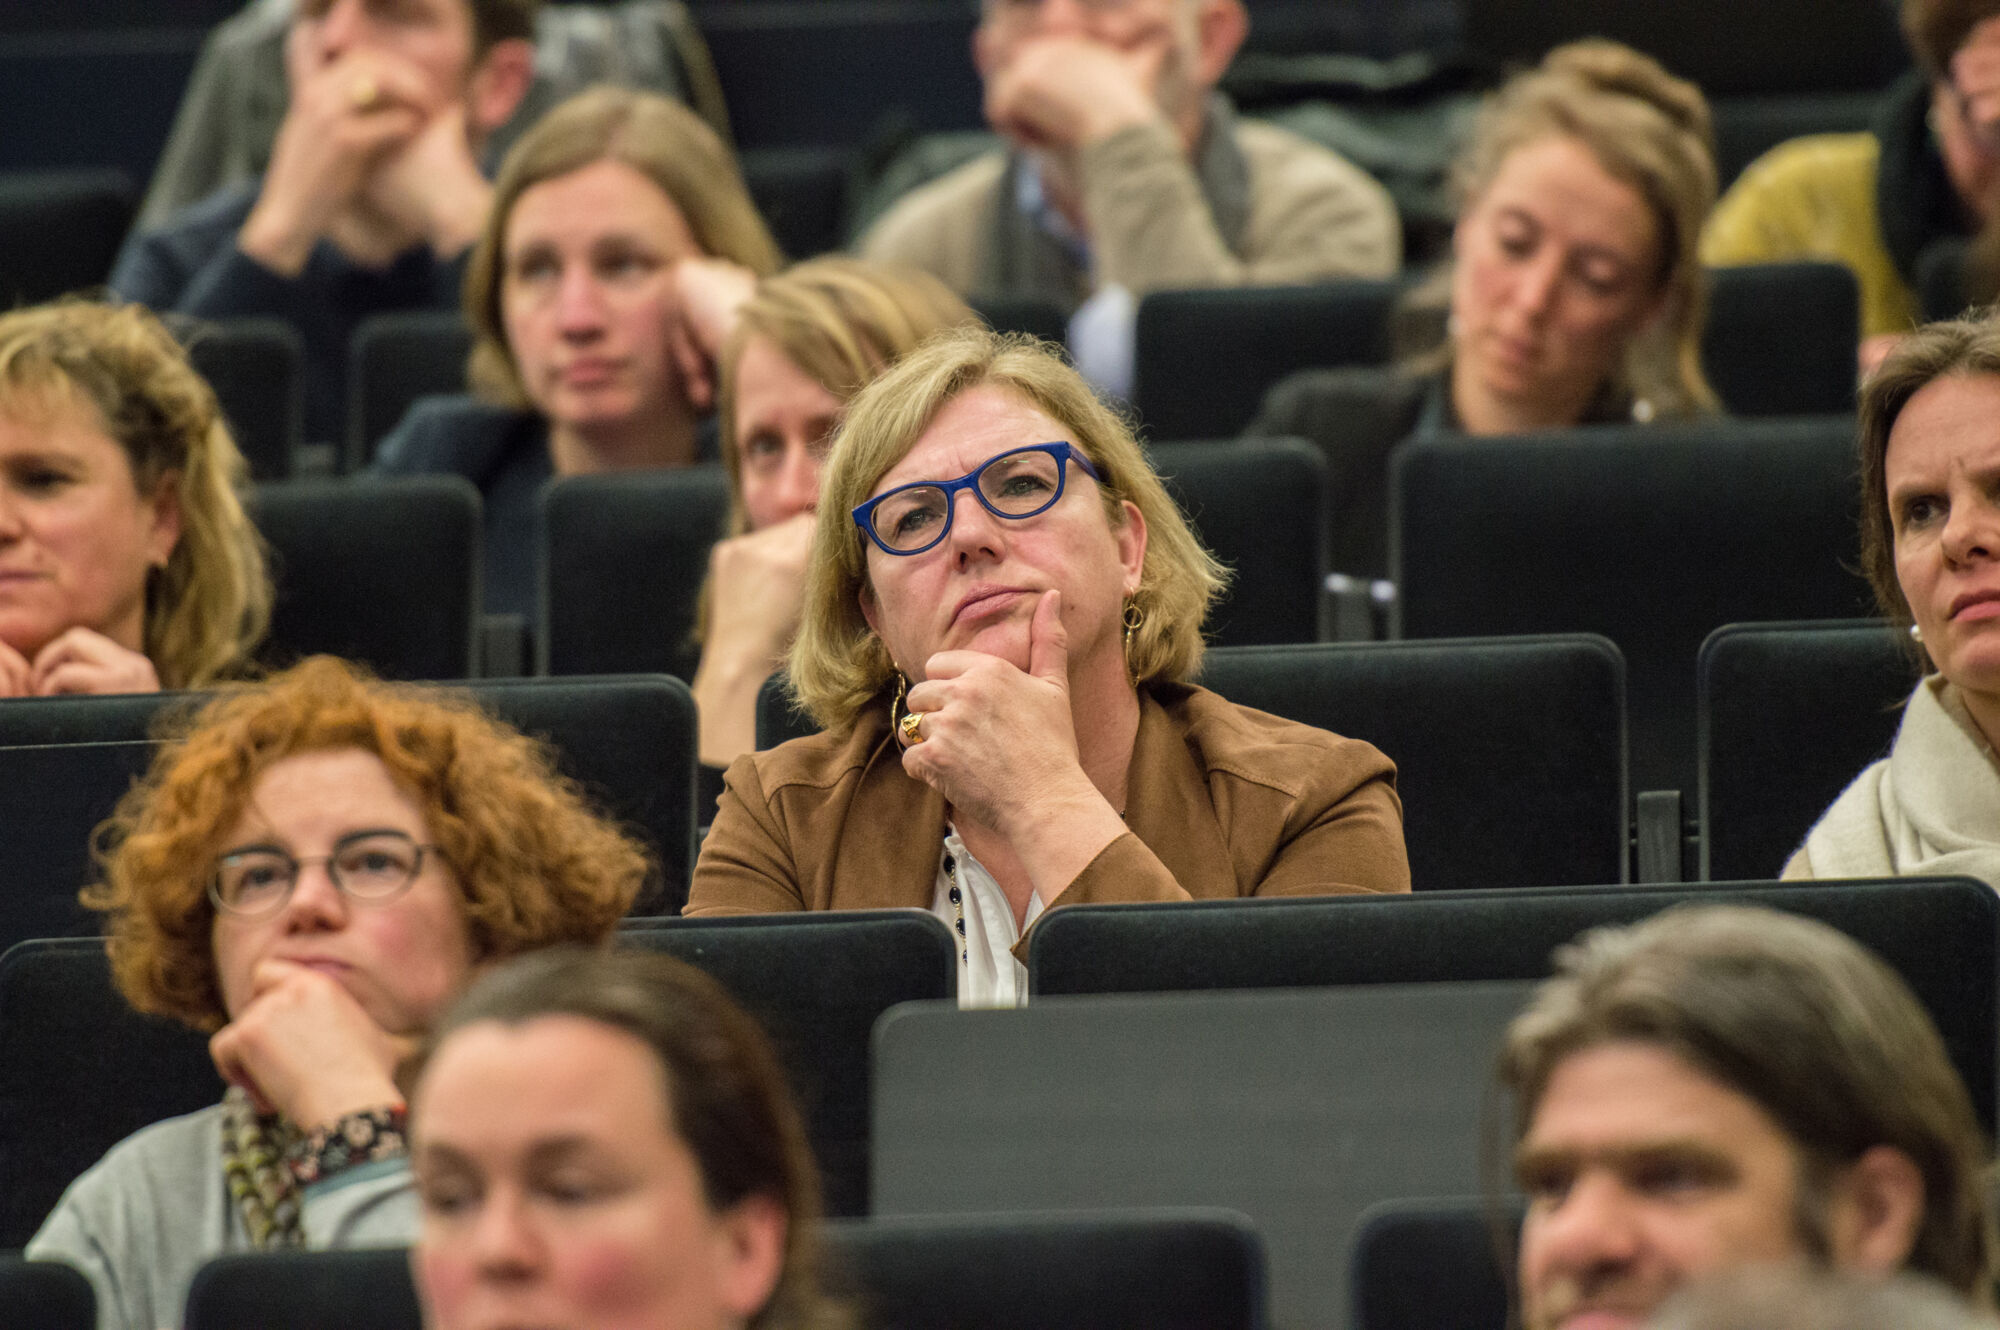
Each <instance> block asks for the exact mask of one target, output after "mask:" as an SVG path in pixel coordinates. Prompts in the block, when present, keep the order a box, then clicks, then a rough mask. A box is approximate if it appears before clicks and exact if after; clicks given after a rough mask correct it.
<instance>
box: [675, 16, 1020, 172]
mask: <svg viewBox="0 0 2000 1330" xmlns="http://www.w3.org/2000/svg"><path fill="white" fill-rule="evenodd" d="M977 17H978V15H977V13H976V12H975V10H974V9H973V7H972V6H969V5H962V4H957V3H948V4H939V3H937V0H807V2H805V3H799V2H798V0H794V2H793V3H772V4H704V5H702V6H701V13H700V23H701V35H702V39H703V40H704V41H706V42H707V43H708V49H709V52H710V54H711V55H712V56H713V57H714V60H715V72H716V76H717V78H718V79H719V80H720V81H721V83H722V88H723V91H724V92H725V93H726V94H727V96H728V98H729V126H730V129H731V130H732V131H733V133H734V135H735V139H736V143H737V146H738V148H739V150H741V151H743V152H746V153H747V152H750V151H753V150H755V149H759V148H769V147H778V146H789V145H799V144H836V145H847V144H855V143H859V142H860V141H862V140H863V139H864V138H866V137H868V136H869V134H870V133H871V132H876V131H886V130H891V129H895V128H899V127H900V128H902V129H905V130H914V131H918V132H922V131H928V130H937V129H972V128H976V127H979V126H980V125H981V124H982V121H981V118H980V113H979V103H980V86H979V74H978V71H977V70H975V69H974V68H973V64H972V59H971V56H970V54H969V52H970V51H971V49H972V29H973V26H974V24H975V22H976V20H977Z"/></svg>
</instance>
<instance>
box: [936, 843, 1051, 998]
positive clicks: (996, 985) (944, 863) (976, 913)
mask: <svg viewBox="0 0 2000 1330" xmlns="http://www.w3.org/2000/svg"><path fill="white" fill-rule="evenodd" d="M931 913H932V914H934V915H936V916H937V917H938V918H940V919H942V920H944V926H945V927H946V928H949V929H950V930H951V932H952V936H953V937H955V938H957V939H958V1005H959V1006H961V1007H1025V1006H1027V1005H1028V967H1027V966H1025V965H1023V964H1021V962H1020V961H1018V960H1016V959H1014V945H1015V944H1016V943H1018V942H1019V941H1020V940H1021V933H1022V931H1023V930H1022V929H1020V928H1016V927H1015V926H1014V907H1013V906H1012V905H1009V904H1008V903H1007V893H1006V892H1004V891H1002V890H1001V889H1000V884H999V883H998V882H996V881H994V880H993V874H991V873H989V872H987V871H986V866H985V865H984V864H982V863H980V862H979V861H978V860H977V859H975V858H973V857H972V855H971V853H970V852H969V851H968V850H967V849H966V848H965V842H964V841H962V840H960V839H959V838H958V828H957V827H954V826H952V825H951V824H950V823H946V824H945V829H944V849H943V851H942V852H941V853H940V854H939V855H938V871H937V890H935V891H934V892H932V893H931ZM1041 913H1042V898H1041V897H1040V896H1039V895H1036V896H1030V897H1029V898H1028V918H1027V922H1028V923H1029V924H1032V923H1034V922H1035V920H1036V918H1037V917H1039V916H1040V914H1041Z"/></svg>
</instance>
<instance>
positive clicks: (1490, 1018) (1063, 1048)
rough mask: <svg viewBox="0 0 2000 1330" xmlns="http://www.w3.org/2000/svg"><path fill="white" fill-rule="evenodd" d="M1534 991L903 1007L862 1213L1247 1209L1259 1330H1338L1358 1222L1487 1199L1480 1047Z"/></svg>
mask: <svg viewBox="0 0 2000 1330" xmlns="http://www.w3.org/2000/svg"><path fill="white" fill-rule="evenodd" d="M1077 908H1083V907H1077ZM1062 913H1063V911H1061V910H1056V911H1052V912H1051V913H1050V915H1049V916H1048V918H1049V920H1054V919H1055V918H1057V917H1059V916H1060V915H1061V914H1062ZM1529 987H1530V985H1529V984H1528V983H1527V982H1525V981H1523V982H1514V983H1499V984H1397V985H1388V986H1376V987H1369V988H1326V989H1316V990H1310V991H1307V990H1294V991H1289V992H1277V991H1265V992H1253V993H1193V994H1184V993H1174V994H1150V995H1120V996H1116V997H1089V998H1061V997H1055V998H1039V997H1038V998H1036V999H1035V1000H1034V1001H1033V1002H1031V1003H1030V1004H1029V1005H1028V1006H1027V1007H1026V1008H1023V1009H1021V1010H1015V1011H959V1010H957V1009H955V1008H952V1007H948V1006H947V1005H945V1004H942V1003H910V1004H906V1005H904V1006H901V1007H898V1008H897V1009H895V1010H894V1011H891V1012H890V1013H889V1014H888V1015H886V1016H884V1017H883V1018H882V1021H881V1024H880V1025H878V1026H877V1027H876V1034H875V1115H874V1124H875V1166H874V1190H873V1194H872V1197H871V1203H872V1205H873V1214H874V1215H875V1216H876V1217H878V1218H879V1217H883V1216H893V1215H910V1216H926V1217H928V1216H934V1215H944V1214H990V1213H994V1212H1000V1211H1009V1210H1040V1211H1076V1210H1084V1211H1101V1210H1104V1209H1107V1208H1112V1207H1121V1206H1153V1205H1162V1204H1176V1205H1202V1206H1218V1207H1221V1208H1224V1209H1229V1210H1237V1211H1240V1212H1242V1213H1243V1214H1245V1215H1247V1216H1248V1217H1249V1218H1250V1220H1251V1221H1252V1222H1253V1223H1254V1224H1255V1225H1256V1226H1257V1230H1258V1232H1259V1233H1261V1234H1262V1235H1263V1239H1264V1245H1265V1251H1266V1253H1267V1255H1268V1259H1269V1270H1270V1315H1269V1323H1270V1324H1272V1325H1282V1326H1287V1327H1295V1328H1296V1330H1340V1328H1341V1327H1342V1326H1343V1325H1344V1322H1345V1320H1346V1306H1347V1292H1346V1282H1347V1271H1346V1261H1345V1260H1344V1256H1343V1254H1344V1253H1345V1251H1346V1247H1347V1243H1348V1240H1349V1237H1350V1235H1351V1233H1352V1230H1353V1227H1354V1221H1355V1220H1356V1219H1357V1218H1358V1217H1359V1215H1360V1213H1361V1212H1362V1211H1363V1210H1365V1209H1366V1208H1367V1207H1368V1206H1370V1205H1373V1204H1375V1203H1376V1202H1378V1201H1384V1200H1389V1199H1392V1198H1396V1197H1405V1196H1461V1195H1464V1194H1466V1193H1468V1192H1471V1191H1476V1190H1477V1189H1478V1187H1479V1185H1480V1181H1479V1179H1480V1172H1479V1167H1480V1149H1479V1145H1480V1139H1481V1138H1480V1131H1479V1124H1480V1121H1481V1117H1482V1112H1481V1105H1482V1101H1483V1098H1484V1091H1485V1089H1486V1085H1487V1082H1488V1080H1489V1079H1490V1078H1491V1076H1492V1070H1491V1067H1492V1054H1493V1051H1494V1049H1495V1048H1497V1046H1498V1043H1499V1038H1500V1034H1501V1032H1502V1030H1504V1029H1505V1027H1506V1024H1507V1022H1508V1021H1509V1020H1510V1019H1512V1017H1513V1015H1514V1013H1515V1012H1516V1011H1517V1010H1519V1008H1520V1005H1521V1003H1522V1001H1523V1000H1524V999H1525V997H1526V996H1527V992H1528V989H1529ZM1250 1124H1254V1125H1250Z"/></svg>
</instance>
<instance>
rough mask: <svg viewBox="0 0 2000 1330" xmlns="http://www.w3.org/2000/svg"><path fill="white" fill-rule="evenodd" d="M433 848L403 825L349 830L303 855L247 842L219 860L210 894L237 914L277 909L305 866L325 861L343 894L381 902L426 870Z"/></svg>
mask: <svg viewBox="0 0 2000 1330" xmlns="http://www.w3.org/2000/svg"><path fill="white" fill-rule="evenodd" d="M435 849H437V846H435V845H419V844H418V843H417V842H416V840H415V839H414V838H413V837H411V836H410V835H408V834H407V833H405V832H401V831H356V832H351V833H349V834H348V835H345V836H342V837H341V838H340V839H339V840H337V841H335V842H334V843H333V853H331V854H313V855H307V856H306V857H304V858H295V857H294V856H293V855H292V854H291V853H290V852H289V851H287V850H285V849H283V848H281V847H279V846H276V845H246V846H244V847H243V848H242V849H240V850H231V851H230V852H229V853H228V854H225V855H223V856H222V857H221V858H220V859H218V860H216V863H215V872H214V873H213V874H212V875H210V877H209V879H208V898H209V899H210V900H211V901H214V902H215V907H216V908H217V909H218V910H221V911H223V912H224V913H226V914H232V915H236V916H238V917H239V918H245V919H256V918H262V917H264V916H267V915H273V914H276V913H277V912H278V911H280V910H282V909H284V908H285V904H286V902H288V901H290V900H291V898H292V891H293V889H294V888H296V887H297V886H298V884H299V873H300V872H301V871H302V870H303V869H305V868H306V867H307V866H308V865H310V864H325V865H326V873H327V876H328V877H330V878H332V879H333V885H334V886H335V887H337V888H339V889H340V892H341V894H342V895H344V896H347V897H349V898H350V899H353V900H357V901H363V902H366V903H367V904H370V905H378V904H381V903H382V902H384V901H389V900H394V899H395V898H396V897H398V896H400V895H402V894H403V893H404V892H405V891H408V890H409V889H410V884H411V883H412V882H415V881H416V880H417V874H419V873H421V872H422V871H423V868H424V855H426V854H428V853H430V852H431V851H433V850H435Z"/></svg>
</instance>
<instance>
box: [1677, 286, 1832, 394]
mask: <svg viewBox="0 0 2000 1330" xmlns="http://www.w3.org/2000/svg"><path fill="white" fill-rule="evenodd" d="M1708 275H1709V300H1708V324H1707V326H1706V327H1705V328H1704V329H1703V330H1702V339H1701V359H1702V366H1703V368H1704V369H1705V370H1706V371H1707V374H1708V382H1709V386H1711V387H1712V388H1714V389H1715V392H1716V395H1717V396H1718V397H1720V398H1721V399H1722V402H1723V405H1724V406H1726V407H1727V408H1728V409H1729V411H1730V413H1731V414H1732V415H1738V416H1810V415H1821V414H1829V415H1831V414H1837V413H1839V412H1843V411H1852V410H1853V409H1854V376H1855V353H1856V351H1857V350H1858V348H1859V341H1860V332H1859V328H1860V320H1861V289H1860V287H1859V286H1858V285H1857V284H1856V282H1855V280H1854V273H1853V271H1852V270H1851V269H1849V268H1848V267H1847V266H1846V265H1845V264H1840V263H1757V264H1750V265H1747V266H1744V267H1735V268H1711V269H1709V270H1708Z"/></svg>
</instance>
